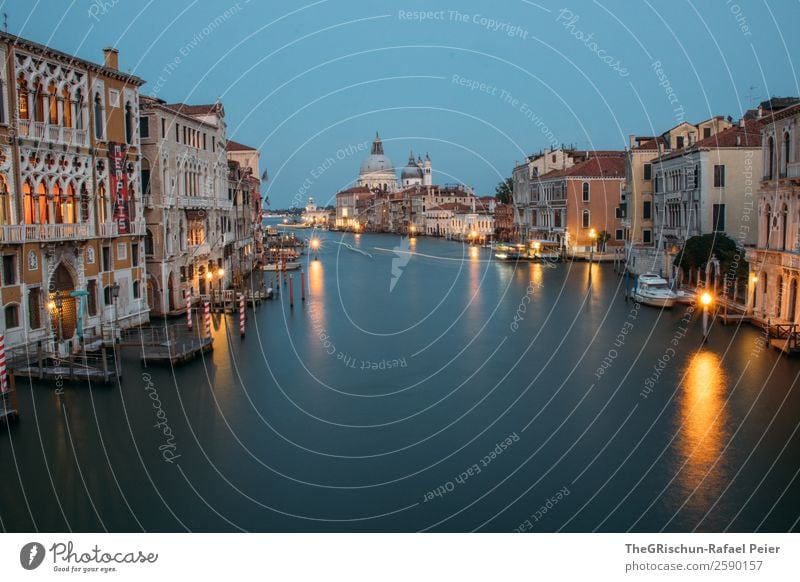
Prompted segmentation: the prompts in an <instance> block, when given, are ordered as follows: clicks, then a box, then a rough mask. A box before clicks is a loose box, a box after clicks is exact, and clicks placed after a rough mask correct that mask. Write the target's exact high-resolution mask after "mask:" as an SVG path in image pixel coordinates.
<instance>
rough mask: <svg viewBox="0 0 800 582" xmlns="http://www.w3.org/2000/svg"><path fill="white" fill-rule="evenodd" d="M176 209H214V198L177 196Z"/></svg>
mask: <svg viewBox="0 0 800 582" xmlns="http://www.w3.org/2000/svg"><path fill="white" fill-rule="evenodd" d="M177 204H178V208H200V209H206V208H214V206H215V204H214V197H212V196H179V197H178V200H177Z"/></svg>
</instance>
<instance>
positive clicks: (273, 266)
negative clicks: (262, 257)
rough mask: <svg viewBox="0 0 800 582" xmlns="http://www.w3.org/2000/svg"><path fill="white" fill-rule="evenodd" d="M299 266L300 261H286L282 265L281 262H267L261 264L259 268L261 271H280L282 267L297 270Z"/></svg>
mask: <svg viewBox="0 0 800 582" xmlns="http://www.w3.org/2000/svg"><path fill="white" fill-rule="evenodd" d="M299 268H300V263H295V262H293V261H288V262H287V263H285V264H284V265H283V267H282V266H281V263H267V264H266V265H263V266H262V267H261V270H262V271H280V270H282V269H285V270H287V271H295V270H297V269H299Z"/></svg>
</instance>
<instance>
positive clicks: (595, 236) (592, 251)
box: [589, 228, 597, 285]
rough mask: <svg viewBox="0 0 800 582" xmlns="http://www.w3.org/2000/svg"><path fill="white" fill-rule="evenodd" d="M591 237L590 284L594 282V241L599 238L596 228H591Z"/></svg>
mask: <svg viewBox="0 0 800 582" xmlns="http://www.w3.org/2000/svg"><path fill="white" fill-rule="evenodd" d="M589 239H591V241H592V244H591V246H590V247H589V284H590V285H591V284H592V262H593V261H594V243H595V241H596V240H597V231H596V230H595V229H593V228H592V229H589Z"/></svg>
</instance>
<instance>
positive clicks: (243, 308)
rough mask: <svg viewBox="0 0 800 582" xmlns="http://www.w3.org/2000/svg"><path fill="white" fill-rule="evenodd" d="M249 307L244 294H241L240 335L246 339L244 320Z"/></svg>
mask: <svg viewBox="0 0 800 582" xmlns="http://www.w3.org/2000/svg"><path fill="white" fill-rule="evenodd" d="M246 307H247V305H246V303H245V300H244V293H239V334H240V335H241V336H242V337H244V318H245V309H246Z"/></svg>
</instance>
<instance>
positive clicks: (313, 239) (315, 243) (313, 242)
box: [311, 238, 319, 250]
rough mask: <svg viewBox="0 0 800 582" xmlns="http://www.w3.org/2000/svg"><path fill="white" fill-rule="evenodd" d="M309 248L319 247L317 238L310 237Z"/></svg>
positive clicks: (315, 248)
mask: <svg viewBox="0 0 800 582" xmlns="http://www.w3.org/2000/svg"><path fill="white" fill-rule="evenodd" d="M311 248H312V249H314V250H317V249H318V248H319V239H317V238H312V239H311Z"/></svg>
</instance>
